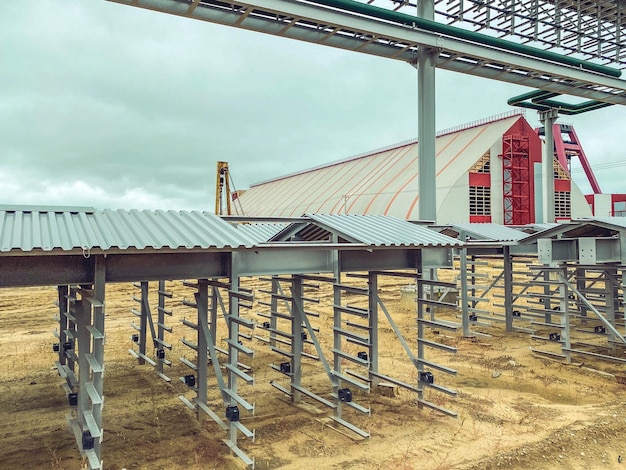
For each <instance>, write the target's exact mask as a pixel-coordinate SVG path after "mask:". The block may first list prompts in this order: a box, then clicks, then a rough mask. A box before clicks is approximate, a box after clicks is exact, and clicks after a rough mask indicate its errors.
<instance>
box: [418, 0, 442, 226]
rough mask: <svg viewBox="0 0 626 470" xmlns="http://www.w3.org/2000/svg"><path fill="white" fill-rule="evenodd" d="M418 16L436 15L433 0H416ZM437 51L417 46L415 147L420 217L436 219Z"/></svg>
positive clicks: (431, 18)
mask: <svg viewBox="0 0 626 470" xmlns="http://www.w3.org/2000/svg"><path fill="white" fill-rule="evenodd" d="M417 16H420V17H422V18H425V19H427V20H431V21H432V20H434V19H435V5H434V2H433V1H432V0H418V2H417ZM435 57H436V51H433V50H430V49H427V48H424V47H420V48H419V51H418V54H417V119H418V132H417V141H418V144H417V147H418V154H419V160H418V191H419V204H418V207H419V218H420V219H421V220H432V221H436V220H437V199H436V197H437V181H436V178H437V171H436V165H435V157H436V152H435V139H436V129H435V65H434V58H435Z"/></svg>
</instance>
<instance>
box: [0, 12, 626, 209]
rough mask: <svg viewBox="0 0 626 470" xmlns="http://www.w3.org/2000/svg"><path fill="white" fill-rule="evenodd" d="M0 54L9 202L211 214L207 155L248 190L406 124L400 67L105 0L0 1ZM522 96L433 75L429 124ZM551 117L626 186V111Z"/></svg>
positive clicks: (4, 190)
mask: <svg viewBox="0 0 626 470" xmlns="http://www.w3.org/2000/svg"><path fill="white" fill-rule="evenodd" d="M0 64H1V68H0V203H4V204H46V205H50V204H55V205H73V206H76V205H92V206H95V207H97V208H100V209H104V208H138V209H143V208H148V209H203V210H213V207H214V191H215V189H214V185H215V181H214V180H215V165H216V161H218V160H224V161H228V162H229V164H230V169H231V173H232V175H233V178H234V182H235V184H236V186H237V188H238V189H244V188H246V187H248V186H249V185H250V184H251V183H254V182H258V181H262V180H265V179H269V178H272V177H274V176H279V175H282V174H285V173H289V172H293V171H297V170H301V169H306V168H309V167H311V166H315V165H320V164H323V163H326V162H330V161H334V160H338V159H342V158H346V157H349V156H351V155H355V154H358V153H361V152H365V151H368V150H373V149H376V148H379V147H383V146H386V145H389V144H393V143H396V142H399V141H402V140H406V139H410V138H414V137H416V135H417V112H416V109H417V91H416V89H417V85H416V83H417V79H416V71H415V70H414V69H413V68H412V67H411V66H409V65H407V64H405V63H403V62H397V61H392V60H388V59H381V58H377V57H371V56H367V55H363V54H357V53H351V52H346V51H341V50H337V49H332V48H329V47H323V46H316V45H312V44H307V43H302V42H297V41H293V40H288V39H282V38H277V37H272V36H267V35H263V34H259V33H253V32H248V31H243V30H238V29H235V28H228V27H225V26H218V25H213V24H209V23H205V22H200V21H195V20H189V19H184V18H179V17H175V16H171V15H166V14H162V13H155V12H151V11H146V10H142V9H138V8H132V7H128V6H123V5H119V4H114V3H109V2H105V1H104V0H22V1H19V2H8V1H2V2H0ZM525 91H528V89H526V88H522V87H517V86H513V85H508V84H502V83H499V82H491V81H484V80H479V79H477V78H473V77H469V76H464V75H459V74H454V73H450V72H445V71H438V72H437V106H438V110H437V129H445V128H448V127H452V126H455V125H458V124H463V123H465V122H469V121H473V120H476V119H481V118H484V117H488V116H491V115H494V114H499V113H502V112H506V111H509V110H511V109H512V108H510V107H508V106H507V104H506V100H507V99H508V98H510V97H511V96H513V95H516V94H519V93H523V92H525ZM527 119H529V121H530V122H531V124H533V125H538V122H537V116H536V113H535V112H531V111H529V112H528V113H527ZM561 121H562V122H568V123H572V124H574V126H575V128H576V131H577V133H578V136H579V137H580V139H581V141H582V143H583V145H584V148H585V151H586V153H587V156H588V158H589V159H590V160H591V162H592V166H595V167H596V176H597V178H598V180H599V182H600V185H601V187H602V189H603V190H604V192H626V185H625V184H624V179H625V178H624V176H625V175H626V166H625V165H626V147H625V146H624V143H623V142H624V136H625V135H626V109H625V108H624V107H616V106H613V107H609V108H605V109H602V110H599V111H594V112H592V113H588V114H586V115H581V116H576V117H564V118H561ZM574 179H575V180H576V181H577V182H579V183H580V185H581V187H582V188H583V190H584V191H588V185H586V184H583V182H584V174H583V173H582V172H581V171H574Z"/></svg>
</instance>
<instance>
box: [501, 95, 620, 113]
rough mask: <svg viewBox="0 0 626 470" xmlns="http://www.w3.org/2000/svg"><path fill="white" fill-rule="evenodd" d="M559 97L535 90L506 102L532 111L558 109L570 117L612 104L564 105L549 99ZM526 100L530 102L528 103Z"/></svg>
mask: <svg viewBox="0 0 626 470" xmlns="http://www.w3.org/2000/svg"><path fill="white" fill-rule="evenodd" d="M557 96H560V94H559V93H553V92H550V91H543V90H535V91H530V92H528V93H524V94H522V95H518V96H514V97H513V98H510V99H509V100H508V101H507V104H509V105H511V106H519V107H521V108H528V109H534V110H535V111H548V110H549V109H558V110H559V113H561V114H565V115H568V116H572V115H575V114H582V113H586V112H587V111H593V110H595V109H600V108H605V107H606V106H611V105H612V103H604V102H602V101H595V100H588V101H584V102H582V103H578V104H572V103H565V102H563V101H556V100H552V99H550V98H555V97H557ZM528 100H531V102H530V103H529V102H528Z"/></svg>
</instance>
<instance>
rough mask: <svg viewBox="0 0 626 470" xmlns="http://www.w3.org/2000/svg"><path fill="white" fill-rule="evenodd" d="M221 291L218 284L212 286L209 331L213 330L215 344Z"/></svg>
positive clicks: (212, 337) (212, 338)
mask: <svg viewBox="0 0 626 470" xmlns="http://www.w3.org/2000/svg"><path fill="white" fill-rule="evenodd" d="M219 295H220V294H219V291H218V287H217V286H212V288H211V311H210V315H211V318H210V320H209V325H208V326H209V331H210V332H211V341H213V345H214V346H215V345H216V344H217V307H218V304H219V300H218V298H217V297H218V296H219Z"/></svg>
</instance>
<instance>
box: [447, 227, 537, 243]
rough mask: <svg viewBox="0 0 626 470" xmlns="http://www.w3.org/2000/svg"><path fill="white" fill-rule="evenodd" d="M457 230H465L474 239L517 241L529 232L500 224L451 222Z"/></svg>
mask: <svg viewBox="0 0 626 470" xmlns="http://www.w3.org/2000/svg"><path fill="white" fill-rule="evenodd" d="M451 226H452V228H453V229H454V230H455V231H456V232H460V231H463V232H465V233H466V234H467V235H468V236H469V237H470V238H472V239H474V240H488V241H496V242H515V241H518V240H521V239H522V238H526V237H527V236H528V234H527V233H524V232H522V231H521V230H517V229H514V228H511V227H507V226H506V225H500V224H451Z"/></svg>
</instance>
